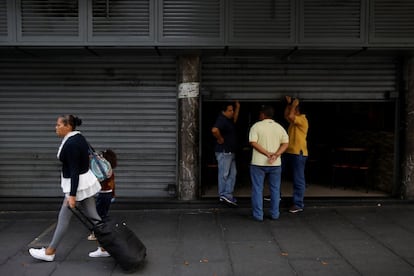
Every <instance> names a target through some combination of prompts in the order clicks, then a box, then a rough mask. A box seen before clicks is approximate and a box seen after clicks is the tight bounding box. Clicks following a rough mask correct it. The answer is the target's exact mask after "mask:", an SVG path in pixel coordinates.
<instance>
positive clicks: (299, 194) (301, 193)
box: [282, 153, 308, 209]
mask: <svg viewBox="0 0 414 276" xmlns="http://www.w3.org/2000/svg"><path fill="white" fill-rule="evenodd" d="M307 159H308V157H307V156H303V154H290V153H284V154H283V160H282V164H283V166H288V169H290V170H291V172H292V180H293V204H294V205H296V206H297V207H299V208H302V209H303V208H304V207H305V205H304V203H303V198H304V197H305V189H306V181H305V164H306V160H307Z"/></svg>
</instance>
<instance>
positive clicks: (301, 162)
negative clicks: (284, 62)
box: [283, 96, 309, 213]
mask: <svg viewBox="0 0 414 276" xmlns="http://www.w3.org/2000/svg"><path fill="white" fill-rule="evenodd" d="M286 101H287V105H286V108H285V119H286V120H287V121H288V122H289V128H288V134H289V147H288V148H287V150H286V152H285V154H284V155H283V162H284V164H283V165H284V167H285V166H288V167H289V169H290V170H291V171H292V174H293V205H292V207H291V208H290V209H289V212H291V213H298V212H302V211H303V208H304V203H303V198H304V196H305V189H306V182H305V164H306V160H307V158H308V147H307V142H306V136H307V134H308V128H309V124H308V119H307V118H306V115H305V114H301V112H300V108H299V99H297V98H296V99H292V98H291V97H290V96H286Z"/></svg>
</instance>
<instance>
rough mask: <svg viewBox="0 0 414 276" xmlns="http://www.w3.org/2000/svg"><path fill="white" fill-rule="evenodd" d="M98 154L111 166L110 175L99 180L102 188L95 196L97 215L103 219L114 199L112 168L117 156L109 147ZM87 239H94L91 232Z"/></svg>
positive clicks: (115, 163) (114, 165)
mask: <svg viewBox="0 0 414 276" xmlns="http://www.w3.org/2000/svg"><path fill="white" fill-rule="evenodd" d="M100 154H101V155H102V156H103V157H104V158H105V159H106V160H108V162H109V163H110V164H111V167H112V175H111V177H110V178H109V179H106V180H104V181H102V182H101V187H102V188H101V191H100V192H99V193H98V196H97V197H96V210H97V211H98V214H99V216H100V217H101V218H102V219H104V218H105V217H106V216H107V215H108V211H109V206H110V205H111V202H112V201H113V200H114V199H115V174H114V171H113V170H114V169H115V168H116V166H117V157H116V154H115V152H114V151H113V150H111V149H106V150H104V151H102V152H101V153H100ZM88 240H90V241H94V240H96V238H95V235H94V234H93V233H91V234H90V235H89V236H88Z"/></svg>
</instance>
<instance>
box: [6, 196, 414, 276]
mask: <svg viewBox="0 0 414 276" xmlns="http://www.w3.org/2000/svg"><path fill="white" fill-rule="evenodd" d="M179 206H180V205H177V206H175V208H168V209H137V210H126V209H123V208H119V209H117V208H113V210H111V211H110V214H111V215H112V216H117V217H123V218H125V220H126V221H127V223H128V225H129V227H130V228H131V229H133V230H134V231H135V233H136V234H137V235H138V236H139V237H140V238H141V239H142V241H143V242H144V243H145V244H146V246H147V250H148V252H147V253H148V256H147V260H146V262H145V264H144V265H143V266H142V267H141V268H140V269H138V270H137V271H135V272H134V273H132V275H154V276H155V275H156V276H160V275H177V276H185V275H197V276H202V275H208V276H230V275H235V276H243V275H246V276H247V275H249V276H251V275H347V276H348V275H414V215H413V214H414V205H413V204H395V203H390V204H387V203H382V204H380V206H378V204H375V203H369V204H361V205H355V204H354V206H308V207H307V208H306V210H305V211H304V212H303V213H300V214H290V213H288V212H287V208H282V213H281V217H280V219H279V220H277V221H273V220H265V221H264V222H255V221H253V220H252V219H251V218H250V208H249V207H248V206H249V204H248V202H245V204H242V207H240V208H227V207H225V206H222V205H219V204H218V203H217V204H216V206H215V205H214V204H213V206H210V207H206V208H179ZM57 211H58V210H57V209H56V210H55V211H40V210H36V211H24V210H19V211H12V210H6V211H2V212H0V241H1V243H0V244H1V245H2V246H1V247H0V275H16V276H21V275H31V276H37V275H59V276H63V275H71V276H73V275H76V276H83V275H99V276H105V275H124V274H125V273H124V272H123V271H122V270H121V268H120V267H119V266H118V265H116V263H115V262H114V260H113V259H112V258H99V259H94V258H90V257H88V252H89V251H92V250H95V249H96V244H95V242H91V241H88V240H87V239H86V238H87V235H88V231H87V230H86V229H85V228H84V227H83V225H81V224H80V223H79V222H78V221H77V220H76V219H75V218H73V219H72V221H71V226H70V231H69V232H68V233H67V235H66V237H65V239H64V241H63V242H62V244H61V245H60V247H59V248H58V252H57V255H56V258H55V261H54V262H51V263H47V262H42V261H38V260H34V259H33V258H32V257H31V256H30V255H29V253H28V248H29V247H31V246H34V247H41V246H46V245H47V244H48V242H49V241H50V239H51V235H52V233H53V230H54V223H55V222H56V216H57ZM130 275H131V274H130Z"/></svg>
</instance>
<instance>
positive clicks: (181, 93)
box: [178, 82, 200, 99]
mask: <svg viewBox="0 0 414 276" xmlns="http://www.w3.org/2000/svg"><path fill="white" fill-rule="evenodd" d="M199 87H200V83H199V82H184V83H180V85H179V86H178V98H179V99H184V98H196V97H198V95H199V93H200V89H199Z"/></svg>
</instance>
